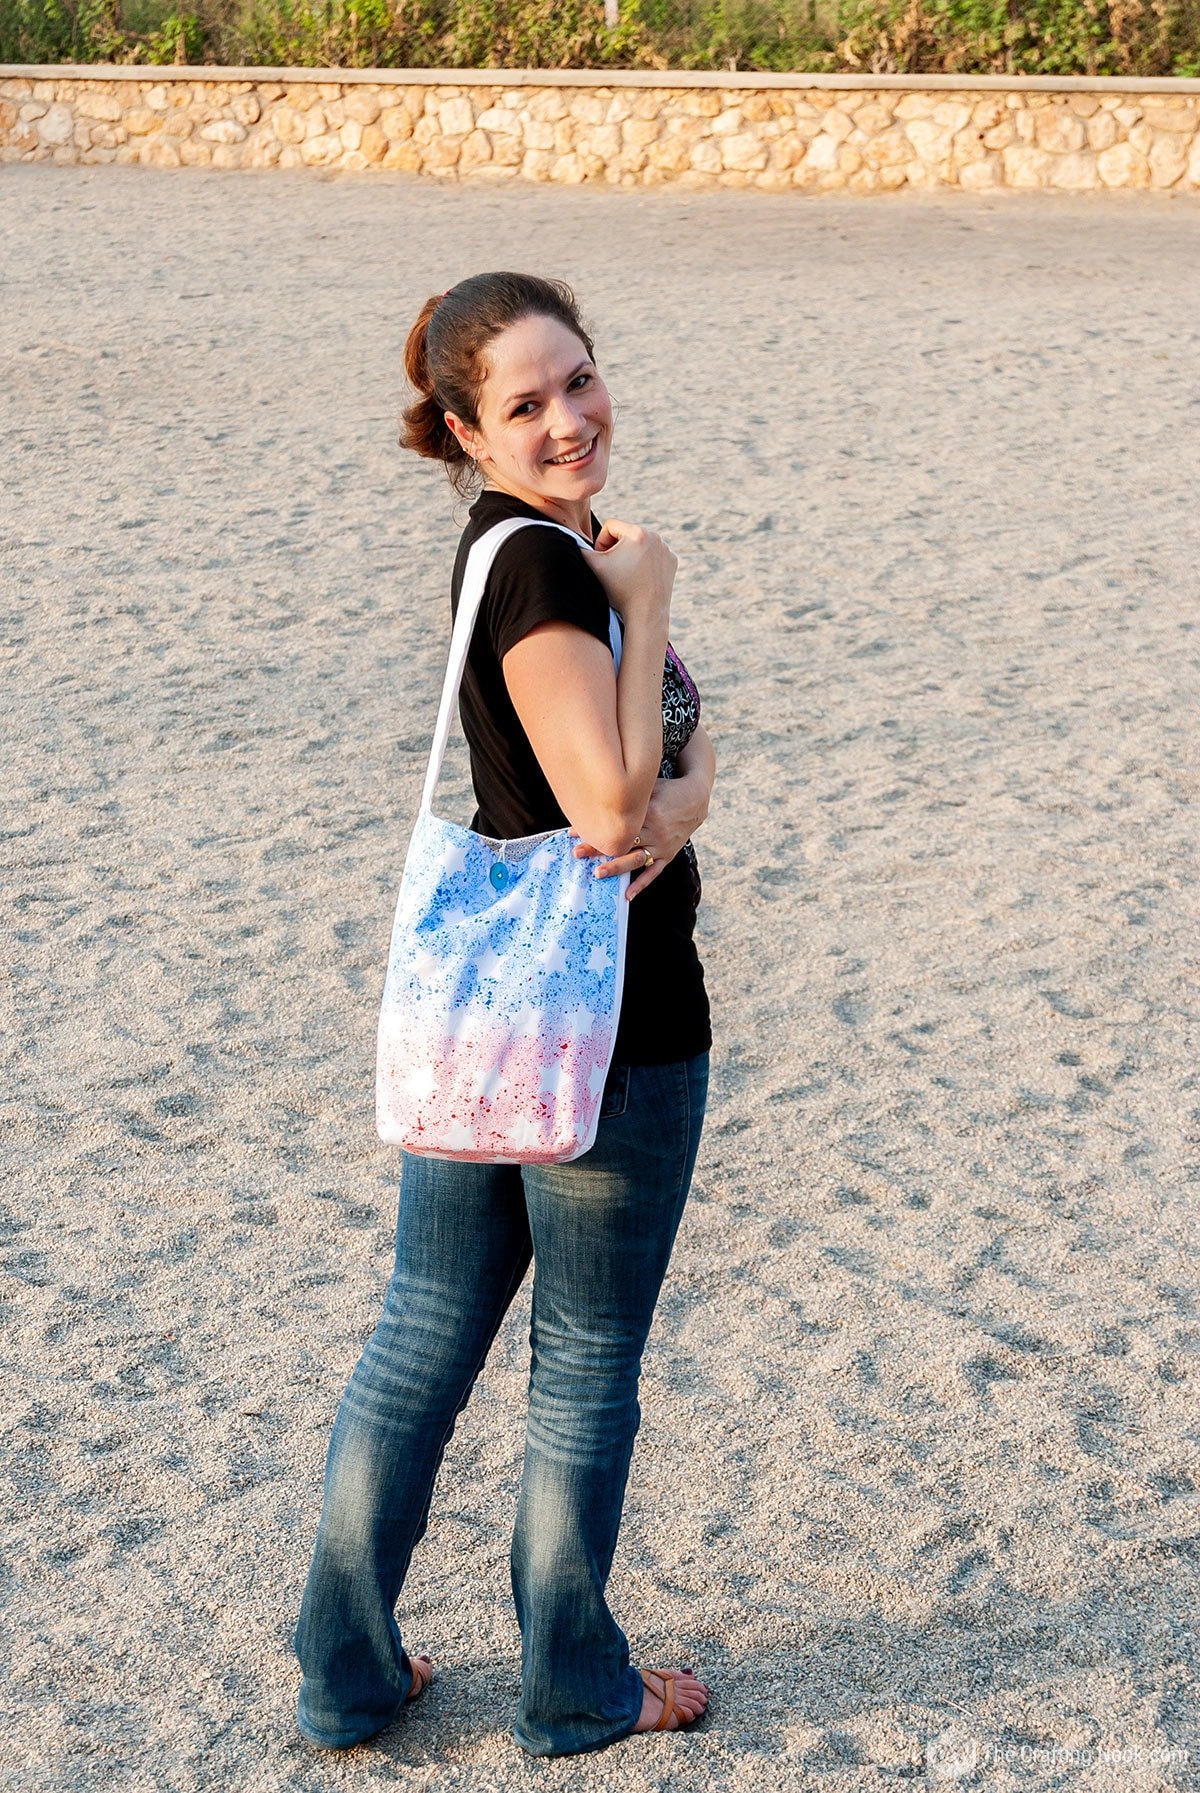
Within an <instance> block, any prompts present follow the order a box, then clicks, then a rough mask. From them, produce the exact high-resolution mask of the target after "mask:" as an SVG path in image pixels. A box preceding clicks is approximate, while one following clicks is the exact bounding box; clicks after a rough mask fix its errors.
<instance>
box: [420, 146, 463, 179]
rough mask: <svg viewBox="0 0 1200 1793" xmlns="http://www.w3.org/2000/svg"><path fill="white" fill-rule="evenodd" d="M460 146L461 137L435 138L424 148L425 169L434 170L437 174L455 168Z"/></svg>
mask: <svg viewBox="0 0 1200 1793" xmlns="http://www.w3.org/2000/svg"><path fill="white" fill-rule="evenodd" d="M462 144H463V139H462V138H461V137H435V138H434V139H433V142H432V143H427V144H426V146H425V157H424V162H425V167H426V168H432V169H435V170H436V171H437V172H438V173H439V174H444V173H446V172H447V170H449V169H451V168H457V167H458V158H459V154H460V152H461V150H462Z"/></svg>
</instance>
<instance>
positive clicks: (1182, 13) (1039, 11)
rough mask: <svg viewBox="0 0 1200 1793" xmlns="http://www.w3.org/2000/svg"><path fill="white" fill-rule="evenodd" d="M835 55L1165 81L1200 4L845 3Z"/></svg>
mask: <svg viewBox="0 0 1200 1793" xmlns="http://www.w3.org/2000/svg"><path fill="white" fill-rule="evenodd" d="M840 23H841V37H840V41H839V43H838V55H839V57H840V59H841V61H842V65H843V66H844V67H847V68H854V69H863V70H866V71H868V72H870V73H871V74H884V73H887V74H918V73H920V74H934V73H936V74H966V73H971V74H1002V75H1171V74H1185V73H1187V72H1188V70H1187V68H1185V67H1183V66H1181V65H1182V64H1191V65H1193V66H1194V64H1195V62H1196V59H1197V56H1198V55H1200V0H1148V3H1146V0H1111V4H1109V3H1108V0H1026V3H1023V4H1021V5H1016V4H1014V3H1013V0H844V4H843V5H842V8H841V20H840Z"/></svg>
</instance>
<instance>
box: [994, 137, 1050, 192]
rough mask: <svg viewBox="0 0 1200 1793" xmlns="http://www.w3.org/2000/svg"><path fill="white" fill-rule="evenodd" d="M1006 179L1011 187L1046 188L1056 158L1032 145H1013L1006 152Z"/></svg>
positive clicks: (1004, 153)
mask: <svg viewBox="0 0 1200 1793" xmlns="http://www.w3.org/2000/svg"><path fill="white" fill-rule="evenodd" d="M1002 153H1003V156H1004V179H1005V183H1006V184H1007V185H1008V186H1010V187H1044V186H1046V184H1047V181H1048V178H1049V174H1050V166H1051V163H1052V162H1053V160H1054V158H1053V157H1052V156H1051V155H1050V154H1049V152H1048V151H1047V150H1044V149H1035V148H1034V146H1033V145H1032V144H1031V143H1013V144H1011V145H1010V146H1009V148H1008V149H1006V150H1004V151H1003V152H1002Z"/></svg>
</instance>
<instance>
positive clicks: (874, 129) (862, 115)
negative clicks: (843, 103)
mask: <svg viewBox="0 0 1200 1793" xmlns="http://www.w3.org/2000/svg"><path fill="white" fill-rule="evenodd" d="M851 116H852V117H853V119H854V126H855V129H856V130H859V131H861V132H862V133H863V136H864V137H878V135H879V133H880V132H881V131H886V130H887V129H888V128H889V127H890V125H891V122H892V115H891V113H890V112H888V111H887V110H886V108H885V107H883V106H881V105H880V104H879V102H878V101H877V100H871V101H869V102H868V104H867V105H865V106H859V107H858V108H857V110H856V111H855V112H853V113H852V114H851Z"/></svg>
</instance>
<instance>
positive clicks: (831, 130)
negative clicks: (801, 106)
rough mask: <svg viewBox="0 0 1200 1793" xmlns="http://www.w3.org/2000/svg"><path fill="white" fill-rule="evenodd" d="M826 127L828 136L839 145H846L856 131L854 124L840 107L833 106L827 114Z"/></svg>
mask: <svg viewBox="0 0 1200 1793" xmlns="http://www.w3.org/2000/svg"><path fill="white" fill-rule="evenodd" d="M824 125H825V134H826V136H828V137H832V138H833V139H834V141H835V142H837V143H845V141H846V139H847V137H848V136H849V135H850V133H851V131H852V130H853V129H854V125H853V123H852V122H851V120H850V119H849V118H848V117H847V116H846V114H845V113H844V112H843V111H842V109H841V107H840V106H831V107H830V108H829V110H828V112H827V113H826V114H825V119H824Z"/></svg>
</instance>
